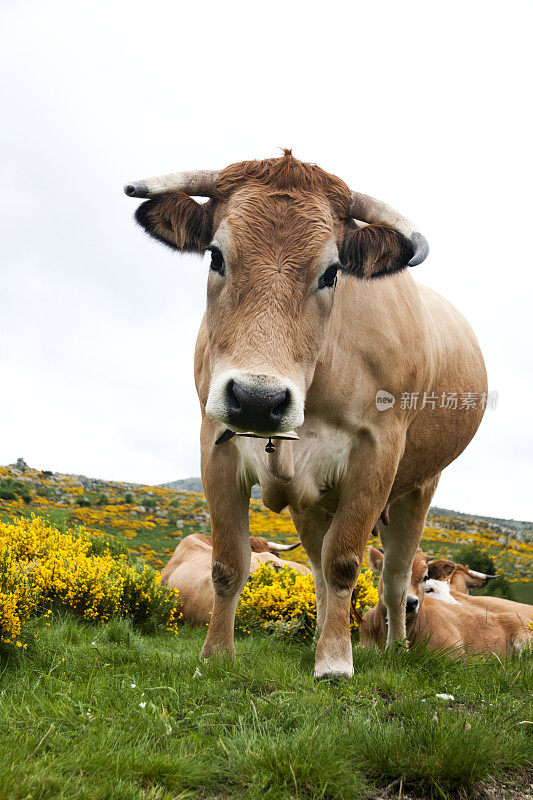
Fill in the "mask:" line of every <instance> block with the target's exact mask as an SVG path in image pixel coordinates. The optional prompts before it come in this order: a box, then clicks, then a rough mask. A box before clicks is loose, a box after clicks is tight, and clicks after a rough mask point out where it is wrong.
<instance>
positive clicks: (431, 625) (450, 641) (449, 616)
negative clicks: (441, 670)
mask: <svg viewBox="0 0 533 800" xmlns="http://www.w3.org/2000/svg"><path fill="white" fill-rule="evenodd" d="M369 563H370V564H371V566H372V568H373V569H375V570H377V571H381V569H382V565H383V559H382V556H381V553H379V551H377V550H376V548H370V552H369ZM454 566H455V565H454V564H453V563H452V562H450V561H448V560H447V559H439V560H438V561H434V562H429V561H428V557H427V555H426V554H425V553H424V552H422V550H420V549H418V550H417V551H416V553H415V558H414V561H413V568H412V572H411V582H410V587H409V594H411V595H415V596H417V597H418V599H419V603H420V606H419V611H418V613H417V614H412V615H407V617H408V619H407V638H408V641H409V643H410V644H414V643H415V642H420V641H427V644H428V647H429V648H431V649H433V650H440V649H443V648H453V649H455V648H457V655H462V654H467V655H475V654H490V653H491V652H494V653H507V652H509V651H510V650H511V649H512V648H513V647H515V646H519V645H522V644H524V643H526V642H530V641H531V639H532V637H533V631H531V629H530V628H529V626H528V620H529V618H530V617H531V613H532V612H533V608H530V607H529V608H530V611H529V614H528V616H525V615H521V614H518V613H513V611H512V610H511V609H510V608H509V607H508V606H507V607H506V608H505V610H504V611H503V613H500V611H499V609H498V610H497V609H496V608H494V609H493V610H490V609H489V608H488V607H487V606H485V605H483V604H477V603H475V602H472V601H475V600H487V599H489V598H473V597H469V596H468V595H459V594H458V593H454V597H455V598H456V599H458V600H459V601H460V602H461V605H450V604H449V603H444V602H442V601H440V600H438V599H436V598H433V597H430V596H427V595H425V593H424V583H423V579H424V576H426V575H428V576H429V577H430V578H434V579H435V580H442V579H443V578H444V579H445V578H446V577H449V576H450V575H451V572H452V571H453V569H454ZM378 591H379V601H378V605H377V606H375V608H373V609H371V610H370V611H368V612H367V613H366V614H365V615H364V616H363V619H362V622H361V641H362V642H363V644H377V645H380V646H382V645H384V644H385V640H386V633H387V623H386V619H387V608H386V605H385V602H384V600H383V578H382V577H381V578H380V582H379V587H378ZM490 599H493V600H495V599H496V598H490ZM507 602H509V601H507ZM514 605H519V604H514ZM526 608H527V607H526ZM452 652H453V651H452Z"/></svg>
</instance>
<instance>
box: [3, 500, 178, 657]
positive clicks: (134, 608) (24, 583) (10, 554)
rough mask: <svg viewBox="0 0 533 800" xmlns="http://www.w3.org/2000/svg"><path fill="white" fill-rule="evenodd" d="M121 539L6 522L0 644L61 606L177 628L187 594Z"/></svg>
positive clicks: (96, 616)
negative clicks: (131, 554) (135, 560)
mask: <svg viewBox="0 0 533 800" xmlns="http://www.w3.org/2000/svg"><path fill="white" fill-rule="evenodd" d="M120 549H123V546H122V545H121V543H120V542H118V541H115V537H110V538H109V539H107V540H106V539H105V538H104V537H102V541H101V542H98V538H97V535H96V534H94V533H93V534H90V533H89V532H88V531H86V530H85V529H84V528H80V529H78V530H65V531H61V530H59V529H58V528H56V527H54V526H53V525H51V524H49V523H47V522H45V521H44V520H43V519H42V518H41V517H35V516H32V517H31V518H30V519H26V518H24V517H20V518H19V519H17V520H16V521H14V522H13V523H0V643H6V644H9V643H12V642H14V641H15V643H17V637H19V636H20V634H21V630H22V627H23V625H24V622H25V621H26V620H27V619H28V618H29V617H30V616H31V615H38V614H43V613H45V612H46V611H47V610H49V609H61V610H64V611H67V612H69V613H71V614H73V615H75V616H77V617H80V618H81V619H84V620H87V621H90V622H102V621H107V620H109V619H110V617H111V616H112V615H113V614H117V615H122V616H126V617H130V618H131V619H132V621H133V622H134V623H136V624H142V625H144V626H146V625H147V624H148V623H150V624H151V625H152V627H157V626H163V627H164V628H165V629H166V630H168V631H171V632H173V633H175V632H176V631H177V623H178V621H179V619H180V617H181V612H180V608H179V594H178V592H177V590H175V589H166V588H162V587H160V586H159V575H158V574H157V573H155V572H154V570H152V569H151V568H149V567H144V568H137V567H133V566H132V565H130V564H129V563H128V560H127V557H126V555H125V554H124V553H122V552H117V551H118V550H120Z"/></svg>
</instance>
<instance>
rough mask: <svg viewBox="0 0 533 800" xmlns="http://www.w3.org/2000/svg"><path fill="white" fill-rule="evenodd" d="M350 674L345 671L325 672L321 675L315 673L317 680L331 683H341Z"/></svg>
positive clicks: (347, 679) (349, 676) (348, 678)
mask: <svg viewBox="0 0 533 800" xmlns="http://www.w3.org/2000/svg"><path fill="white" fill-rule="evenodd" d="M351 677H352V676H351V675H347V674H346V672H325V673H324V674H323V675H317V676H316V679H317V681H327V683H331V684H332V685H334V684H337V683H342V682H343V681H349V680H350V678H351Z"/></svg>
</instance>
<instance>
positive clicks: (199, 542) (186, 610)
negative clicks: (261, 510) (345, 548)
mask: <svg viewBox="0 0 533 800" xmlns="http://www.w3.org/2000/svg"><path fill="white" fill-rule="evenodd" d="M250 545H251V549H252V556H251V560H250V574H253V573H254V572H255V571H256V569H257V568H258V567H259V566H260V565H261V564H264V563H265V562H269V563H271V564H273V565H274V566H275V567H278V568H281V567H283V566H289V567H291V568H292V569H296V570H297V571H298V572H299V573H300V574H301V575H308V574H309V570H308V569H307V567H305V566H304V565H303V564H297V563H296V562H293V561H285V560H284V559H281V558H278V556H276V555H275V554H274V553H273V552H271V550H270V549H269V547H268V542H267V540H266V539H264V538H263V537H262V536H251V537H250ZM212 561H213V542H212V539H211V537H210V536H206V535H205V534H202V533H193V534H191V535H190V536H185V538H184V539H182V541H181V542H180V543H179V544H178V546H177V547H176V549H175V550H174V552H173V554H172V556H171V557H170V559H169V561H168V563H167V565H166V566H165V568H164V569H163V572H162V573H161V583H162V584H165V585H167V586H170V587H171V588H173V589H178V590H179V592H180V602H181V611H182V614H183V620H184V622H188V623H190V624H191V625H205V624H206V623H208V622H209V620H210V617H211V611H212V608H213V603H214V599H215V592H214V589H213V582H212V580H211V566H212Z"/></svg>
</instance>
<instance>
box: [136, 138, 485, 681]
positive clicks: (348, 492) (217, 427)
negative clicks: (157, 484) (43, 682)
mask: <svg viewBox="0 0 533 800" xmlns="http://www.w3.org/2000/svg"><path fill="white" fill-rule="evenodd" d="M349 199H350V193H349V190H348V187H347V186H346V184H345V183H344V182H343V181H341V180H340V179H339V178H336V177H334V176H331V175H329V174H328V173H326V172H324V171H323V170H321V169H320V168H319V167H316V166H314V165H309V164H302V163H301V162H299V161H297V160H296V159H294V158H293V157H292V155H290V154H288V153H286V154H285V155H284V156H283V157H282V158H280V159H270V160H267V161H261V162H243V163H241V164H236V165H232V166H231V167H228V168H227V169H226V170H223V171H222V172H221V173H220V174H219V178H218V182H217V191H216V193H215V196H214V198H213V200H211V201H210V202H209V204H207V205H208V209H207V210H205V211H204V212H202V213H204V214H207V215H208V217H202V224H201V225H200V226H198V224H197V221H196V222H195V226H194V231H195V236H194V237H189V238H195V239H196V241H197V245H198V249H199V250H200V251H201V250H202V249H203V247H205V244H204V245H202V244H201V240H202V235H203V234H202V235H199V234H198V233H197V231H198V228H199V227H200V230H201V231H205V228H204V227H203V224H204V222H205V220H206V219H208V218H209V219H212V230H211V236H212V237H215V239H216V241H217V242H219V243H220V247H221V248H222V249H223V250H224V260H225V264H226V275H225V277H224V278H222V277H220V275H218V274H213V273H212V272H211V273H210V277H209V281H208V299H207V310H206V316H205V318H204V321H203V322H202V326H201V329H200V332H199V335H198V341H197V346H196V354H195V378H196V386H197V390H198V395H199V399H200V404H201V407H202V432H201V446H202V480H203V484H204V487H205V492H206V497H207V502H208V506H209V511H210V514H211V522H212V531H213V546H214V571H213V576H214V580H215V583H216V591H215V598H216V599H215V606H214V611H213V616H212V621H211V624H210V627H209V632H208V636H207V639H206V643H205V646H204V650H203V654H204V656H209V655H212V654H213V653H220V652H225V651H230V652H233V616H234V613H235V608H236V604H237V599H238V594H239V592H240V589H241V588H242V586H243V585H244V583H245V581H246V577H247V574H248V565H249V547H248V540H247V537H248V519H247V514H248V501H249V495H250V488H251V486H252V484H253V483H256V482H259V483H260V484H261V488H262V493H263V500H264V502H265V504H266V505H267V506H268V507H269V508H271V509H272V510H274V511H280V510H281V509H283V508H284V507H286V506H289V508H290V511H291V514H292V515H293V518H294V520H295V523H296V526H297V528H298V531H299V534H300V537H301V539H302V542H303V544H304V546H305V548H306V550H307V552H308V554H309V558H310V560H311V563H312V565H313V574H314V579H315V585H316V587H317V602H318V605H319V608H318V620H319V627H320V626H322V633H321V636H320V640H319V642H318V646H317V657H316V669H315V671H316V674H317V676H319V677H322V676H326V675H328V674H332V673H334V672H340V673H341V674H345V675H349V674H351V671H352V653H351V643H350V625H349V619H350V617H349V605H350V597H351V589H352V588H353V586H354V585H355V581H356V579H357V574H358V571H359V569H360V565H361V562H362V557H363V552H364V548H365V545H366V542H367V538H368V535H369V533H370V531H371V530H372V529H373V527H374V525H375V521H376V519H378V518H379V517H380V514H381V512H382V510H383V509H384V508H385V506H386V504H387V503H390V525H389V526H383V525H380V530H381V532H382V539H383V543H384V549H385V559H386V564H385V595H386V597H387V605H388V611H389V619H390V621H391V625H390V629H389V639H390V641H394V640H397V639H402V638H404V636H405V614H404V608H405V593H406V591H407V587H408V583H409V576H410V571H411V563H412V558H413V555H414V553H415V551H416V548H417V546H418V543H419V541H420V536H421V532H422V529H423V524H424V519H425V515H426V512H427V508H428V507H429V503H430V501H431V497H432V495H433V492H434V490H435V487H436V485H437V482H438V478H439V475H440V472H441V471H442V469H444V468H445V467H446V466H447V465H448V464H450V463H451V462H452V461H453V460H454V459H455V458H456V457H457V456H458V455H459V454H460V453H461V452H462V451H463V450H464V448H465V447H466V445H467V444H468V442H469V441H470V439H471V438H472V436H473V435H474V433H475V432H476V430H477V428H478V425H479V423H480V421H481V417H482V415H483V411H482V409H481V408H480V407H479V406H478V407H477V408H475V409H470V410H468V411H465V410H463V411H459V410H457V411H453V410H446V409H445V408H440V407H439V401H440V397H441V394H442V393H443V392H457V393H458V394H459V396H460V394H461V392H467V391H468V392H475V393H478V394H479V395H481V393H482V392H485V391H486V388H487V384H486V374H485V367H484V364H483V358H482V356H481V353H480V350H479V346H478V343H477V341H476V338H475V336H474V334H473V332H472V330H471V329H470V327H469V326H468V324H467V322H466V321H465V320H464V318H463V317H462V316H461V314H459V312H458V311H457V310H456V309H455V308H453V306H451V305H450V304H449V303H448V302H447V301H446V300H444V299H443V298H441V297H439V295H437V294H436V293H435V292H433V291H432V290H431V289H428V288H426V287H423V286H419V285H417V284H416V283H415V282H414V281H413V279H412V277H411V275H410V274H408V273H407V271H405V270H403V271H401V268H402V267H403V266H405V263H406V261H407V259H408V258H409V254H410V252H411V245H410V244H409V243H408V242H407V240H405V239H404V237H402V236H401V234H400V233H399V232H397V231H394V229H391V228H390V226H387V225H381V224H380V223H377V224H374V225H369V226H366V227H364V228H362V229H361V228H358V227H357V225H356V224H355V223H354V221H353V220H351V219H349V218H348V208H349ZM158 202H161V200H160V199H155V200H153V201H149V203H151V204H152V205H151V206H150V207H149V209H150V213H154V214H155V213H156V209H157V203H158ZM142 208H143V206H141V209H142ZM165 209H166V212H167V217H168V208H167V206H165ZM187 213H188V214H190V213H194V214H196V213H197V212H196V211H194V212H191V211H190V209H189V210H188V211H187ZM170 216H171V217H172V221H171V224H170V225H169V226H168V227H169V230H170V231H171V233H168V241H169V243H170V244H174V245H175V244H176V243H178V246H180V244H179V243H180V242H182V241H184V240H185V239H186V238H187V237H186V236H185V234H184V232H183V230H182V228H183V216H182V212H181V211H180V210H179V209H178V208H177V207H176V210H175V213H174V216H172V214H171V215H170ZM143 224H144V223H143ZM145 227H147V229H148V230H149V229H150V228H149V224H147V225H146V226H145ZM161 230H162V229H161V228H158V229H157V231H154V233H155V235H156V236H160V235H161ZM176 231H177V232H178V233H177V234H176ZM184 237H185V238H184ZM217 246H218V244H217ZM335 259H337V260H339V261H340V262H341V264H342V267H343V270H344V273H342V272H341V273H339V274H338V280H337V287H336V289H335V290H333V289H328V290H323V291H318V290H317V281H318V279H319V276H320V275H321V274H322V272H323V270H324V269H326V268H327V267H328V265H330V264H331V263H332V262H333V261H335ZM397 270H400V271H397ZM388 272H393V273H394V274H389V275H386V276H385V277H377V278H371V276H374V275H380V274H383V273H388ZM350 273H355V275H354V274H350ZM357 275H359V276H364V277H363V278H360V277H356V276H357ZM228 369H238V370H242V371H244V372H246V373H248V374H253V375H261V376H267V377H269V376H270V377H272V376H274V377H277V378H280V380H281V379H282V380H286V381H290V382H291V385H293V386H295V387H297V389H298V391H300V392H301V394H302V396H305V418H304V422H303V425H302V426H301V427H300V428H299V429H298V435H299V441H296V442H283V444H282V445H280V447H282V448H283V449H284V451H285V450H290V451H292V453H290V457H289V456H287V455H286V456H284V458H283V459H282V460H283V463H284V464H289V465H291V469H290V470H280V469H279V466H276V465H277V464H278V462H277V461H276V460H274V459H270V457H269V456H268V455H267V454H266V453H265V450H264V442H262V441H261V440H253V439H241V438H234V439H232V440H231V441H229V442H227V443H226V444H224V445H220V446H215V444H214V442H215V440H216V438H217V437H218V436H219V435H220V434H221V433H222V431H223V430H224V425H223V424H221V422H218V421H216V420H215V419H212V418H210V417H209V416H208V415H207V414H206V412H205V408H206V403H207V400H208V395H209V391H210V386H211V385H212V384H213V382H214V381H215V380H216V378H217V376H218V375H221V374H224V370H228ZM378 389H385V390H386V391H388V392H390V393H392V394H393V395H394V396H395V397H396V398H397V399H396V404H395V405H394V407H393V408H390V409H388V410H387V411H378V410H377V409H376V404H375V397H376V392H377V390H378ZM402 392H409V393H410V392H418V393H419V394H420V398H422V396H423V393H424V392H428V393H434V394H435V395H436V397H437V398H438V400H437V406H436V408H435V409H432V408H431V407H426V408H424V409H421V408H420V406H418V407H417V408H412V409H405V408H401V404H400V398H401V394H402ZM324 512H327V513H328V514H333V519H332V520H331V519H330V518H327V517H325V516H324ZM402 604H403V605H402Z"/></svg>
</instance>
